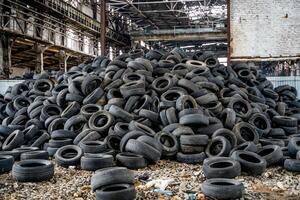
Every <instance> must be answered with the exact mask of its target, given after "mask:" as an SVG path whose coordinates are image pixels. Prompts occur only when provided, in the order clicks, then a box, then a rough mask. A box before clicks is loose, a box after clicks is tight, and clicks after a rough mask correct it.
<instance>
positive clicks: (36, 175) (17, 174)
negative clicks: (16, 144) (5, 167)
mask: <svg viewBox="0 0 300 200" xmlns="http://www.w3.org/2000/svg"><path fill="white" fill-rule="evenodd" d="M53 175H54V164H53V163H52V162H51V161H48V160H42V159H29V160H22V161H20V162H18V163H15V164H14V165H13V168H12V176H13V178H14V179H16V180H17V181H20V182H39V181H45V180H49V179H51V178H52V177H53Z"/></svg>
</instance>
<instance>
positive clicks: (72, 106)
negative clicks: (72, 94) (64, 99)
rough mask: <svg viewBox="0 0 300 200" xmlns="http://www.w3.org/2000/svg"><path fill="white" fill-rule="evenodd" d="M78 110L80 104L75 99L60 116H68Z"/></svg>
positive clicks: (76, 112) (75, 113)
mask: <svg viewBox="0 0 300 200" xmlns="http://www.w3.org/2000/svg"><path fill="white" fill-rule="evenodd" d="M79 112H80V105H79V103H77V102H76V101H73V102H71V103H70V104H69V105H68V106H67V107H66V108H65V109H64V110H63V111H62V113H61V117H66V118H70V117H72V116H74V115H77V114H78V113H79Z"/></svg>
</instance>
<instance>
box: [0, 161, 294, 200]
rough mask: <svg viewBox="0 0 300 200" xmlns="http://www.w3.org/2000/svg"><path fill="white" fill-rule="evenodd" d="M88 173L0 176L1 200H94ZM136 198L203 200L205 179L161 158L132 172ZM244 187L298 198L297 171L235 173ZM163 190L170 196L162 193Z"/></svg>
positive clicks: (251, 193) (257, 193)
mask: <svg viewBox="0 0 300 200" xmlns="http://www.w3.org/2000/svg"><path fill="white" fill-rule="evenodd" d="M92 174H93V173H92V172H88V171H83V170H77V169H74V168H68V169H65V168H62V167H58V166H56V168H55V175H54V177H53V178H52V179H51V180H50V181H44V182H40V183H18V182H16V181H14V180H13V179H12V176H11V173H6V174H2V175H0V199H1V200H23V199H24V200H25V199H30V200H35V199H39V200H40V199H45V200H46V199H47V200H52V199H60V200H69V199H74V200H94V199H95V195H94V194H93V193H92V191H91V187H90V179H91V176H92ZM135 174H136V184H135V186H136V189H137V193H138V195H137V199H140V200H141V199H149V200H150V199H151V200H153V199H172V200H177V199H178V200H179V199H190V200H192V199H195V200H202V199H203V200H204V199H205V197H204V195H203V194H202V193H201V189H200V186H201V183H202V182H203V181H204V180H205V177H204V175H203V171H202V165H200V164H198V165H188V164H183V163H178V162H174V161H169V160H161V161H159V162H158V163H157V164H155V165H149V166H148V167H146V168H144V169H140V170H137V171H135ZM236 179H238V180H240V181H242V182H243V183H244V186H245V189H246V190H245V195H244V198H243V199H285V200H289V199H299V196H300V174H297V173H291V172H287V171H286V170H284V169H282V168H281V167H271V168H268V169H267V170H266V171H265V172H264V173H263V174H262V175H261V176H258V177H252V176H243V175H242V176H239V177H237V178H236ZM153 180H173V181H172V182H171V183H169V184H168V186H167V187H166V189H165V190H164V191H160V190H157V189H156V190H155V191H154V189H155V188H154V187H149V186H148V185H147V183H149V182H150V181H153ZM166 191H170V192H172V195H166V194H163V193H166Z"/></svg>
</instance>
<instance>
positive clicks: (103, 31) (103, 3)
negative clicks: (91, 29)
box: [100, 0, 107, 56]
mask: <svg viewBox="0 0 300 200" xmlns="http://www.w3.org/2000/svg"><path fill="white" fill-rule="evenodd" d="M100 31H101V38H100V44H101V55H102V56H106V53H107V52H106V51H107V49H106V0H101V29H100Z"/></svg>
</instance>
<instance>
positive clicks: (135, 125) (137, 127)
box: [128, 121, 156, 137]
mask: <svg viewBox="0 0 300 200" xmlns="http://www.w3.org/2000/svg"><path fill="white" fill-rule="evenodd" d="M128 129H129V130H130V131H141V132H143V133H145V134H146V135H148V136H150V137H154V135H155V134H156V133H155V131H154V130H152V129H151V128H150V127H148V126H146V125H144V124H142V123H139V122H137V121H131V122H130V123H129V125H128Z"/></svg>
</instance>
